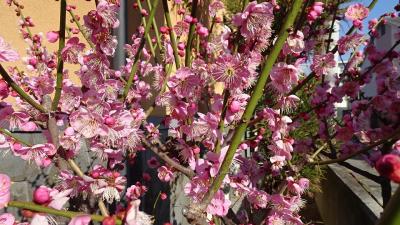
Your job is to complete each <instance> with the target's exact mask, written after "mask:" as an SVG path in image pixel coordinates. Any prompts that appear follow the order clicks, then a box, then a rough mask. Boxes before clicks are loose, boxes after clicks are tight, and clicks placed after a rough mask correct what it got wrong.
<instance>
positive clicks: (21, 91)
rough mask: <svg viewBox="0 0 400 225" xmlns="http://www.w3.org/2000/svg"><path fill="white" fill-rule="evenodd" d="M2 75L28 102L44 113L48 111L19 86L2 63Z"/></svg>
mask: <svg viewBox="0 0 400 225" xmlns="http://www.w3.org/2000/svg"><path fill="white" fill-rule="evenodd" d="M0 75H1V76H2V77H3V79H4V80H5V81H6V82H7V84H8V85H9V86H10V87H11V88H12V89H13V90H14V91H15V92H17V93H18V95H19V96H20V97H21V98H22V99H23V100H25V101H26V102H28V103H29V104H30V105H31V106H32V107H33V108H35V109H37V110H39V111H40V112H42V113H45V112H47V110H46V109H45V108H44V107H43V106H42V105H40V104H39V103H37V102H36V101H35V100H34V99H33V98H32V97H31V96H29V95H28V94H27V93H26V92H25V91H24V90H22V88H20V87H19V85H18V84H17V83H15V82H14V80H13V79H12V78H11V77H10V76H9V75H8V73H7V71H6V70H5V69H4V68H3V66H2V65H1V64H0Z"/></svg>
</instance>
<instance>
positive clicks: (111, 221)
mask: <svg viewBox="0 0 400 225" xmlns="http://www.w3.org/2000/svg"><path fill="white" fill-rule="evenodd" d="M101 225H115V218H114V217H112V216H107V217H106V218H104V219H103V221H102V222H101Z"/></svg>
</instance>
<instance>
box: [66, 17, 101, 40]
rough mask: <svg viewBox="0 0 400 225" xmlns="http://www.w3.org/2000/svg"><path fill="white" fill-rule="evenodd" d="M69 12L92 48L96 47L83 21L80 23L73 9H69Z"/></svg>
mask: <svg viewBox="0 0 400 225" xmlns="http://www.w3.org/2000/svg"><path fill="white" fill-rule="evenodd" d="M68 12H69V14H70V15H71V17H72V20H73V21H74V22H75V24H76V26H77V27H78V30H79V31H80V32H81V34H82V36H83V37H84V38H85V39H86V41H87V43H88V44H89V45H90V47H91V48H95V46H94V44H93V42H92V41H91V40H90V38H89V35H88V34H87V32H86V31H85V30H84V29H83V27H82V25H81V23H79V21H78V20H77V19H76V17H75V14H74V13H73V12H72V10H68Z"/></svg>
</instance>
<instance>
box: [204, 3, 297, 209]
mask: <svg viewBox="0 0 400 225" xmlns="http://www.w3.org/2000/svg"><path fill="white" fill-rule="evenodd" d="M302 2H303V1H302V0H295V1H293V4H292V6H291V7H290V12H289V13H288V15H287V17H286V19H285V20H284V24H283V26H282V28H281V30H280V31H279V36H278V39H277V40H276V42H275V44H274V46H273V48H272V50H271V53H270V55H269V56H268V58H267V59H266V62H265V65H264V67H263V69H262V72H261V75H260V77H259V79H258V81H257V84H256V87H255V89H254V91H253V93H252V95H251V97H250V100H249V102H248V104H247V106H246V110H245V112H244V113H243V116H242V123H241V124H240V125H239V126H238V127H237V128H236V130H235V133H234V136H233V139H232V142H231V144H230V146H229V149H228V151H227V153H226V156H225V158H224V160H223V162H222V165H221V168H220V171H219V173H218V175H217V177H216V178H215V180H214V182H213V183H212V185H211V187H210V189H209V192H208V193H207V194H206V196H205V197H204V199H203V201H202V203H201V204H202V205H203V207H205V206H207V205H208V203H209V202H210V201H211V199H212V198H213V197H214V194H215V193H216V192H217V191H218V189H219V188H220V187H221V184H222V181H223V180H224V178H225V176H226V174H227V173H228V171H229V167H230V165H231V163H232V160H233V157H234V155H235V153H236V150H237V147H238V146H239V144H240V142H241V140H242V137H243V135H244V133H245V131H246V128H247V125H248V121H249V120H250V119H251V117H252V116H253V113H254V110H255V108H256V106H257V104H258V101H259V100H260V98H261V97H262V95H263V92H264V87H265V84H266V82H267V80H268V77H269V73H270V72H271V70H272V67H273V65H274V64H275V62H276V60H277V58H278V55H279V53H280V52H281V49H282V47H283V44H284V43H285V41H286V38H287V37H288V29H289V28H290V27H292V26H293V23H294V21H295V19H296V16H297V14H298V12H299V11H300V8H301V5H302Z"/></svg>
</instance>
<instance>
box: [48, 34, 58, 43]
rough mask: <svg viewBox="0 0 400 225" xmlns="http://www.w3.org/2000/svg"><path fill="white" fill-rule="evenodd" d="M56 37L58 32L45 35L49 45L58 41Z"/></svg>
mask: <svg viewBox="0 0 400 225" xmlns="http://www.w3.org/2000/svg"><path fill="white" fill-rule="evenodd" d="M58 36H59V33H58V31H49V32H47V34H46V38H47V40H48V41H49V42H50V43H54V42H56V41H58Z"/></svg>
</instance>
